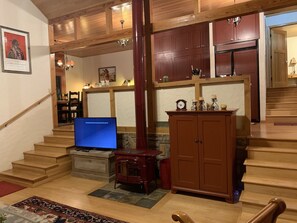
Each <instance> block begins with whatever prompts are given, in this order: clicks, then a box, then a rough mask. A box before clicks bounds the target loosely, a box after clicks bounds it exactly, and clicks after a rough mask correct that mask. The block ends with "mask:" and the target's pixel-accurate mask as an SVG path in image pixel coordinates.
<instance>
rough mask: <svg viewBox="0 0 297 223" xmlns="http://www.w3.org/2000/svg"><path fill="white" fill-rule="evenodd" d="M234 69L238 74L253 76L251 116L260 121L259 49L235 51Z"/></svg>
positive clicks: (253, 119)
mask: <svg viewBox="0 0 297 223" xmlns="http://www.w3.org/2000/svg"><path fill="white" fill-rule="evenodd" d="M233 58H234V71H235V72H236V74H248V75H250V77H251V79H250V80H251V118H252V121H257V122H258V121H260V102H259V75H258V52H257V49H249V50H241V51H235V52H234V53H233Z"/></svg>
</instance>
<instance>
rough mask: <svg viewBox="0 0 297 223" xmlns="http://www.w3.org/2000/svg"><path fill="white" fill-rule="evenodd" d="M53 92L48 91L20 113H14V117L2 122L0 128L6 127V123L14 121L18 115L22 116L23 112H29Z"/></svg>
mask: <svg viewBox="0 0 297 223" xmlns="http://www.w3.org/2000/svg"><path fill="white" fill-rule="evenodd" d="M53 94H54V93H52V92H50V93H48V94H47V95H46V96H44V97H43V98H41V99H40V100H38V101H37V102H35V103H33V104H32V105H31V106H29V107H28V108H26V109H25V110H23V111H21V112H20V113H18V114H17V115H15V116H14V117H12V118H11V119H9V120H8V121H7V122H4V123H3V124H1V125H0V130H2V129H4V128H5V127H7V126H8V125H10V124H11V123H13V122H14V121H16V120H17V119H19V118H20V117H22V116H23V115H24V114H26V113H27V112H29V111H30V110H32V109H33V108H35V107H36V106H38V105H40V104H41V103H42V102H43V101H45V100H46V99H47V98H49V97H51V96H52V95H53Z"/></svg>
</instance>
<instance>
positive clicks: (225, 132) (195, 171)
mask: <svg viewBox="0 0 297 223" xmlns="http://www.w3.org/2000/svg"><path fill="white" fill-rule="evenodd" d="M235 112H236V111H235V110H232V111H168V112H167V114H168V115H169V131H170V162H171V182H172V186H171V190H172V192H176V191H178V190H180V191H188V192H194V193H200V194H206V195H212V196H217V197H222V198H225V199H226V201H228V202H232V201H233V190H234V188H233V184H234V183H233V182H234V176H233V173H234V171H233V167H234V159H235V143H236V116H235Z"/></svg>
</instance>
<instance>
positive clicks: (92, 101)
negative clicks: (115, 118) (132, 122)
mask: <svg viewBox="0 0 297 223" xmlns="http://www.w3.org/2000/svg"><path fill="white" fill-rule="evenodd" d="M87 95H88V117H110V115H111V114H110V97H109V92H107V93H89V94H87Z"/></svg>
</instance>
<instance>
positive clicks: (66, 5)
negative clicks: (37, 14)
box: [31, 0, 114, 20]
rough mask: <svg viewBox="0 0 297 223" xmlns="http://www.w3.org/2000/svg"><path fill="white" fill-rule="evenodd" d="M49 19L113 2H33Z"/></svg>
mask: <svg viewBox="0 0 297 223" xmlns="http://www.w3.org/2000/svg"><path fill="white" fill-rule="evenodd" d="M31 1H32V2H33V4H34V5H36V7H37V8H38V9H39V10H40V11H41V12H42V13H43V14H44V15H45V16H46V17H47V18H48V19H49V20H51V19H55V18H58V17H62V16H65V15H68V14H71V13H75V12H78V11H83V10H86V9H88V8H91V7H95V6H100V5H103V4H106V3H111V2H114V1H113V0H31Z"/></svg>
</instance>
